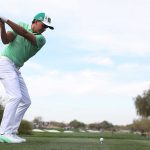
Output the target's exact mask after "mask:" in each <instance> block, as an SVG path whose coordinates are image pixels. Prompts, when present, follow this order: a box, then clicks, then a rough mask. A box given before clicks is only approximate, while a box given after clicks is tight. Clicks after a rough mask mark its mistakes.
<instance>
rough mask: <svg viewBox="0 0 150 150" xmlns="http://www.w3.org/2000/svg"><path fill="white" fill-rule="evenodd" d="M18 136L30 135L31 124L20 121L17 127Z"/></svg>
mask: <svg viewBox="0 0 150 150" xmlns="http://www.w3.org/2000/svg"><path fill="white" fill-rule="evenodd" d="M19 134H32V123H31V122H29V121H27V120H22V121H21V124H20V127H19Z"/></svg>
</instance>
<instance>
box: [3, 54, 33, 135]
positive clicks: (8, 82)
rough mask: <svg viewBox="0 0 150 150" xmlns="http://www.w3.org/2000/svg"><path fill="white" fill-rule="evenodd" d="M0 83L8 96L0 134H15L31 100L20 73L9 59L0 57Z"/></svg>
mask: <svg viewBox="0 0 150 150" xmlns="http://www.w3.org/2000/svg"><path fill="white" fill-rule="evenodd" d="M0 81H1V82H2V84H3V86H4V89H5V91H6V94H7V95H8V101H7V103H6V105H5V109H4V113H3V118H2V121H1V126H0V134H12V133H17V132H18V128H19V126H20V123H21V120H22V118H23V116H24V114H25V112H26V110H27V109H28V107H29V106H30V104H31V100H30V97H29V94H28V90H27V87H26V84H25V82H24V80H23V78H22V76H21V73H20V71H19V70H18V68H17V67H16V66H15V64H14V63H13V62H12V61H11V60H10V59H8V58H7V57H4V56H0Z"/></svg>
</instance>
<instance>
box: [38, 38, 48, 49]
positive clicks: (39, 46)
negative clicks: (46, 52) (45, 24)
mask: <svg viewBox="0 0 150 150" xmlns="http://www.w3.org/2000/svg"><path fill="white" fill-rule="evenodd" d="M36 43H37V47H38V49H41V48H42V47H43V46H44V45H45V43H46V39H45V37H44V36H43V35H36Z"/></svg>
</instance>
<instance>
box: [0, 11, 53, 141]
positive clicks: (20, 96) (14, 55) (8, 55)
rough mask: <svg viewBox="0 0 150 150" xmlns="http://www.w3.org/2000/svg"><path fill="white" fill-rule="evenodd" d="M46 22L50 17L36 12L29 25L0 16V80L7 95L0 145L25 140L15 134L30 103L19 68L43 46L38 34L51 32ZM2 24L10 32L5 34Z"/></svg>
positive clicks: (44, 40) (42, 40)
mask: <svg viewBox="0 0 150 150" xmlns="http://www.w3.org/2000/svg"><path fill="white" fill-rule="evenodd" d="M50 23H51V18H50V17H48V16H47V15H46V14H45V13H38V14H37V15H36V16H35V17H34V19H33V21H32V24H31V25H28V24H26V23H22V22H21V23H19V24H16V23H14V22H13V21H11V20H10V19H6V18H4V17H3V16H0V30H1V40H2V43H3V44H7V46H6V47H5V49H4V50H3V51H2V52H1V54H0V81H1V82H2V84H3V86H4V89H5V91H6V93H7V95H8V102H7V103H6V106H5V109H4V113H3V118H2V121H1V126H0V142H6V143H22V142H25V141H26V139H24V138H21V137H19V136H18V135H17V133H18V128H19V126H20V123H21V120H22V118H23V116H24V114H25V112H26V110H27V109H28V107H29V106H30V104H31V100H30V97H29V94H28V90H27V87H26V84H25V82H24V79H23V77H22V75H21V72H20V71H19V68H20V67H22V66H23V65H24V63H25V62H26V61H27V60H28V59H30V58H31V57H32V56H34V55H35V54H36V53H37V52H38V51H39V50H40V49H41V48H42V47H43V45H44V44H45V43H46V39H45V37H44V36H43V35H42V33H43V32H44V31H46V29H47V28H50V29H52V30H53V29H54V28H53V27H52V26H51V25H50ZM5 24H7V25H8V26H10V27H11V29H12V30H11V31H7V32H6V29H5Z"/></svg>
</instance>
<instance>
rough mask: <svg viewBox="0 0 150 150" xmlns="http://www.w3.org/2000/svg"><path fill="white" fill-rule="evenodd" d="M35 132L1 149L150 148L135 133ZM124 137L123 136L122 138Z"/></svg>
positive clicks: (147, 141)
mask: <svg viewBox="0 0 150 150" xmlns="http://www.w3.org/2000/svg"><path fill="white" fill-rule="evenodd" d="M103 136H104V137H105V140H104V143H103V144H100V142H99V137H100V135H99V134H92V133H35V134H33V135H31V136H26V138H27V142H26V143H22V144H6V143H0V150H16V149H18V150H149V149H150V141H149V140H146V139H144V138H143V137H140V136H137V135H133V134H116V135H111V134H109V133H105V134H103ZM121 137H122V138H121Z"/></svg>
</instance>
